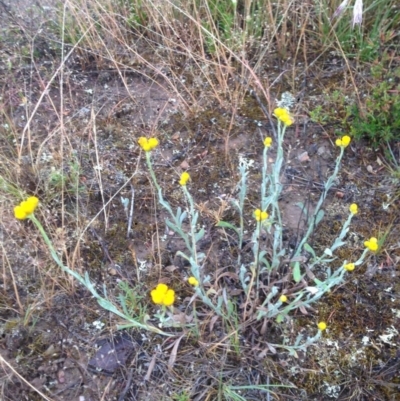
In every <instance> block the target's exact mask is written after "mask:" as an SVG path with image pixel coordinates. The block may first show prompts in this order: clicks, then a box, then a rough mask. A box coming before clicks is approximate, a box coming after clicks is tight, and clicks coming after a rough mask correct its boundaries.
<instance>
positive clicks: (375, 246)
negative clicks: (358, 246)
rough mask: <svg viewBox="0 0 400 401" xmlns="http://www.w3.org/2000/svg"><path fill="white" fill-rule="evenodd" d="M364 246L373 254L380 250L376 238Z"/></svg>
mask: <svg viewBox="0 0 400 401" xmlns="http://www.w3.org/2000/svg"><path fill="white" fill-rule="evenodd" d="M364 245H365V246H366V247H367V248H368V249H369V250H370V251H371V252H376V251H377V250H378V248H379V244H378V240H377V239H376V238H375V237H371V238H370V239H369V240H368V241H365V242H364Z"/></svg>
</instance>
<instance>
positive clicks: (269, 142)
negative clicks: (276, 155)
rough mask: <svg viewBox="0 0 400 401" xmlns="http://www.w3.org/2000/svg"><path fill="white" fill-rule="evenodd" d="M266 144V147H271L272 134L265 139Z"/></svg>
mask: <svg viewBox="0 0 400 401" xmlns="http://www.w3.org/2000/svg"><path fill="white" fill-rule="evenodd" d="M264 146H265V147H266V148H270V147H271V146H272V138H271V137H270V136H267V137H266V138H265V139H264Z"/></svg>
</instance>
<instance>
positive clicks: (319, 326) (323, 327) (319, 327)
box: [318, 322, 327, 331]
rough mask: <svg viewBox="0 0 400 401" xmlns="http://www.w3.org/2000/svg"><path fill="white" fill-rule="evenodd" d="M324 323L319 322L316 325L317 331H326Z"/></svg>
mask: <svg viewBox="0 0 400 401" xmlns="http://www.w3.org/2000/svg"><path fill="white" fill-rule="evenodd" d="M326 327H327V326H326V323H325V322H319V323H318V329H319V330H321V331H324V330H325V329H326Z"/></svg>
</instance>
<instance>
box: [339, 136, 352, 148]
mask: <svg viewBox="0 0 400 401" xmlns="http://www.w3.org/2000/svg"><path fill="white" fill-rule="evenodd" d="M350 142H351V138H350V137H349V136H348V135H345V136H342V137H341V138H338V139H336V142H335V143H336V146H340V147H342V148H346V147H347V146H349V143H350Z"/></svg>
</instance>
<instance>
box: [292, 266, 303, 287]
mask: <svg viewBox="0 0 400 401" xmlns="http://www.w3.org/2000/svg"><path fill="white" fill-rule="evenodd" d="M293 280H294V281H295V282H296V283H298V282H299V281H300V280H301V272H300V263H299V262H295V263H294V266H293Z"/></svg>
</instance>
